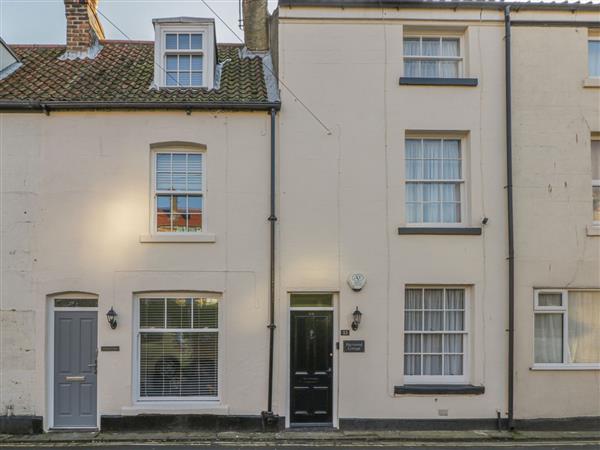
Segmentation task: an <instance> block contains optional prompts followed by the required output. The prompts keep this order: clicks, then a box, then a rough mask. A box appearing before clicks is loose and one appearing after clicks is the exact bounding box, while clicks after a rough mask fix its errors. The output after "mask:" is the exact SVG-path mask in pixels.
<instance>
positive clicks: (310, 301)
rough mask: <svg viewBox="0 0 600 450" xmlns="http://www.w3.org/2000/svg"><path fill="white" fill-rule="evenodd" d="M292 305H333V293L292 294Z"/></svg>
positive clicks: (325, 306) (314, 306)
mask: <svg viewBox="0 0 600 450" xmlns="http://www.w3.org/2000/svg"><path fill="white" fill-rule="evenodd" d="M290 306H291V307H292V308H301V307H311V308H317V307H323V308H329V307H331V306H333V298H332V296H331V294H291V295H290Z"/></svg>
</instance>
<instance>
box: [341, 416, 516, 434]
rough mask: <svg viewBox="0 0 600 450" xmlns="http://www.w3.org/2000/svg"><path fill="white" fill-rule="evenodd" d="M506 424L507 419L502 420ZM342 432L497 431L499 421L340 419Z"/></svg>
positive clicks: (495, 419)
mask: <svg viewBox="0 0 600 450" xmlns="http://www.w3.org/2000/svg"><path fill="white" fill-rule="evenodd" d="M501 420H502V422H505V420H506V419H501ZM339 424H340V430H373V431H384V430H389V431H420V430H427V431H431V430H436V431H442V430H444V431H445V430H452V431H459V430H467V431H470V430H496V429H498V419H497V418H494V419H361V418H340V420H339Z"/></svg>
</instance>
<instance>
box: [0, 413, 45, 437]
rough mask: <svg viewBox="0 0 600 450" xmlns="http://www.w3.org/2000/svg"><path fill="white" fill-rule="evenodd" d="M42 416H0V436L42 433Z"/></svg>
mask: <svg viewBox="0 0 600 450" xmlns="http://www.w3.org/2000/svg"><path fill="white" fill-rule="evenodd" d="M43 422H44V419H43V418H42V416H0V434H40V433H43V431H44V427H43Z"/></svg>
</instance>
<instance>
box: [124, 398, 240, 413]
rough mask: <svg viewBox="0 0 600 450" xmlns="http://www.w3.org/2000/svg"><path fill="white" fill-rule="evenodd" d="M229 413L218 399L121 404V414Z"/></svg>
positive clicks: (226, 407) (227, 408) (227, 407)
mask: <svg viewBox="0 0 600 450" xmlns="http://www.w3.org/2000/svg"><path fill="white" fill-rule="evenodd" d="M191 413H196V414H198V413H201V414H229V406H227V405H222V404H221V403H219V402H218V401H216V402H214V401H183V400H182V401H180V402H177V401H165V402H139V403H136V404H134V405H133V406H123V407H122V408H121V414H122V415H124V416H135V415H138V414H191Z"/></svg>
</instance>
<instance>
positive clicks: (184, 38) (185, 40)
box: [178, 33, 190, 50]
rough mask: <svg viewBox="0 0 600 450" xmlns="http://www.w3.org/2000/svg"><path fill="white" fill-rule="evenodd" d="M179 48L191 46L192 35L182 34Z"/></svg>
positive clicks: (184, 48) (186, 48) (183, 48)
mask: <svg viewBox="0 0 600 450" xmlns="http://www.w3.org/2000/svg"><path fill="white" fill-rule="evenodd" d="M178 37H179V49H180V50H188V49H189V48H190V35H189V34H187V33H185V34H180V35H179V36H178Z"/></svg>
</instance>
